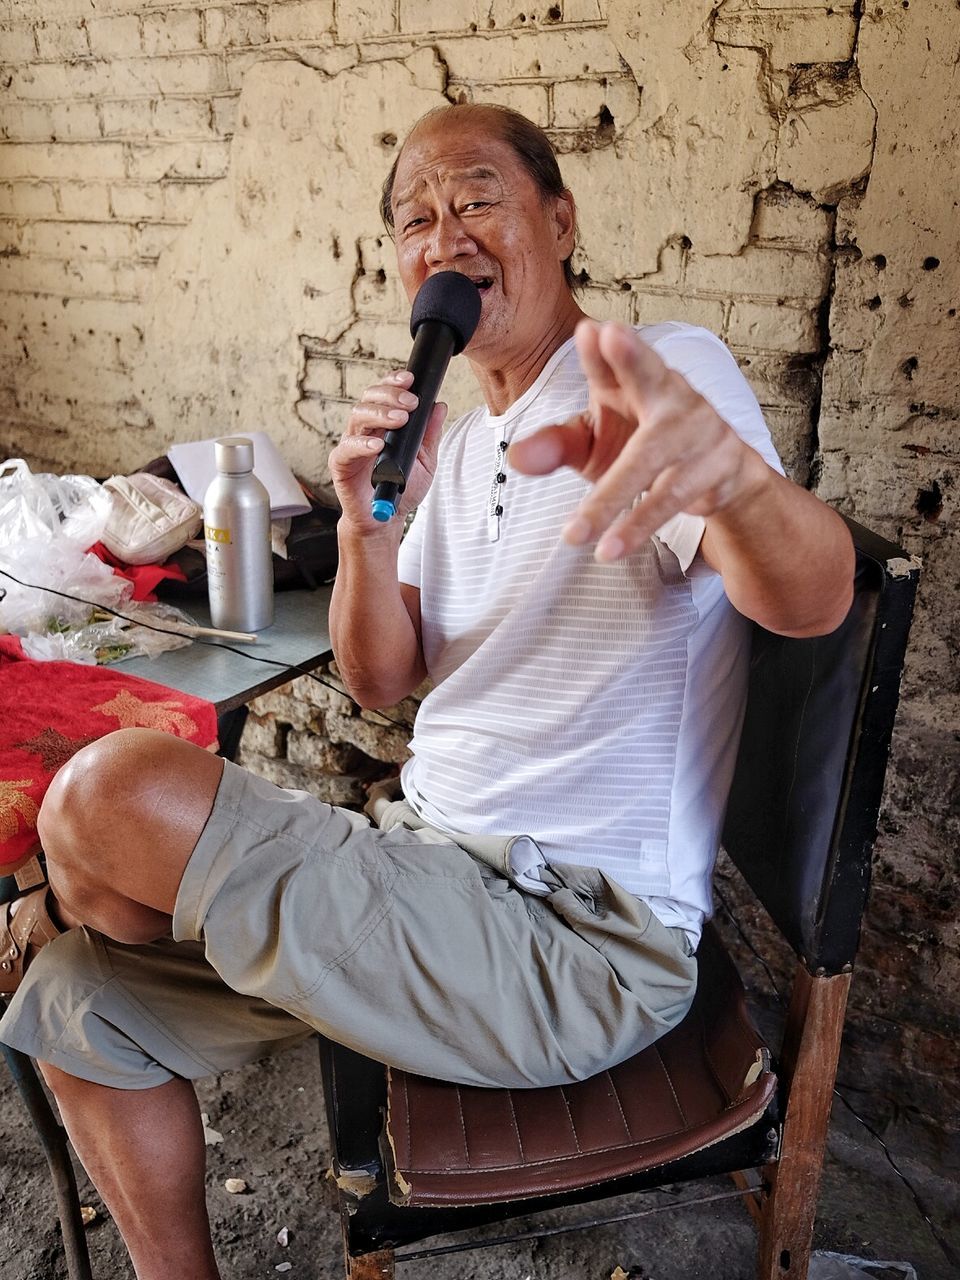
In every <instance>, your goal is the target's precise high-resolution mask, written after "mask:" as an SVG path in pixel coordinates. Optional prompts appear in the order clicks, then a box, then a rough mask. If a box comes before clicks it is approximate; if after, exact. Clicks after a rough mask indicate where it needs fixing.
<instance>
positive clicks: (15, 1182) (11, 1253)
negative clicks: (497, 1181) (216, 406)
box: [0, 1043, 960, 1280]
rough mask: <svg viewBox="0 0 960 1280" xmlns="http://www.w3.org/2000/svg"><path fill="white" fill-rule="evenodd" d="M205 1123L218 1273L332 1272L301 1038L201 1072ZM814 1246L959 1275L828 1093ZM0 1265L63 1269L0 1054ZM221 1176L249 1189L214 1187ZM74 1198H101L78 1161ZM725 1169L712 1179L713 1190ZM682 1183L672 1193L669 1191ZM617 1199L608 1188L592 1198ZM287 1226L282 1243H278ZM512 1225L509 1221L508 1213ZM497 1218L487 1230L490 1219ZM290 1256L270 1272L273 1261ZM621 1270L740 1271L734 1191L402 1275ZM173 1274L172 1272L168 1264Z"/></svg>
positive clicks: (124, 1271) (420, 1278) (41, 1277)
mask: <svg viewBox="0 0 960 1280" xmlns="http://www.w3.org/2000/svg"><path fill="white" fill-rule="evenodd" d="M200 1096H201V1102H202V1106H203V1109H204V1110H205V1111H206V1112H207V1113H208V1114H209V1123H210V1126H211V1127H212V1128H213V1129H215V1130H217V1131H218V1132H220V1133H221V1134H222V1135H223V1141H222V1143H219V1144H217V1145H214V1146H211V1147H210V1148H209V1176H208V1188H209V1191H208V1199H209V1202H210V1207H211V1216H212V1219H213V1224H214V1234H215V1239H216V1243H217V1249H218V1253H219V1256H220V1258H221V1266H222V1270H223V1276H224V1280H263V1278H265V1277H270V1276H273V1277H277V1276H279V1275H283V1274H286V1275H287V1276H289V1277H290V1278H291V1280H339V1278H340V1277H341V1276H342V1274H343V1273H342V1264H341V1258H340V1241H339V1227H338V1223H337V1220H336V1217H335V1215H334V1213H333V1212H332V1211H331V1210H330V1208H329V1207H328V1205H327V1203H326V1199H325V1195H324V1190H323V1181H324V1179H323V1172H324V1169H325V1166H326V1163H327V1136H326V1126H325V1123H324V1119H323V1106H322V1099H321V1096H320V1086H319V1070H318V1066H317V1054H316V1048H315V1046H314V1045H313V1044H312V1043H308V1044H306V1045H303V1046H301V1047H300V1048H298V1049H295V1050H292V1051H291V1052H289V1053H287V1054H285V1055H283V1056H282V1057H281V1058H278V1059H276V1060H273V1061H270V1062H267V1063H265V1064H258V1065H256V1066H253V1067H248V1068H245V1069H244V1070H241V1071H236V1072H232V1073H230V1074H228V1075H224V1076H222V1077H219V1078H218V1079H216V1080H211V1081H208V1082H205V1083H204V1084H203V1085H202V1086H201V1088H200ZM835 1113H836V1114H835V1119H834V1126H833V1130H832V1134H831V1139H830V1149H829V1156H828V1160H827V1165H826V1170H825V1178H824V1185H823V1191H822V1194H821V1198H820V1214H819V1218H818V1222H817V1231H816V1240H815V1244H816V1247H818V1248H821V1249H831V1250H836V1251H839V1252H845V1253H851V1254H856V1255H858V1256H862V1257H870V1258H878V1259H889V1260H895V1261H896V1260H899V1261H909V1262H911V1263H913V1265H914V1267H915V1268H916V1271H917V1276H918V1277H919V1280H956V1277H955V1275H954V1272H953V1269H952V1268H951V1267H950V1265H949V1264H948V1262H947V1260H946V1258H945V1257H944V1255H943V1253H942V1251H941V1250H940V1248H939V1246H938V1245H937V1243H936V1241H935V1240H934V1238H933V1236H932V1234H931V1232H930V1230H929V1228H928V1227H927V1225H926V1224H925V1223H924V1221H923V1219H922V1218H921V1217H920V1214H919V1212H918V1210H917V1208H916V1206H915V1204H914V1201H913V1199H912V1197H911V1195H910V1193H909V1192H908V1191H907V1189H906V1187H904V1185H903V1184H902V1182H901V1181H900V1180H899V1179H898V1178H897V1176H896V1175H895V1174H894V1172H893V1170H892V1169H891V1168H890V1166H889V1164H888V1163H887V1162H886V1160H885V1158H884V1156H883V1153H882V1152H881V1151H880V1149H879V1147H878V1146H877V1145H876V1143H875V1142H874V1141H873V1140H872V1139H871V1138H869V1137H868V1136H867V1135H866V1134H865V1133H864V1131H863V1130H862V1129H860V1127H859V1126H858V1125H857V1124H856V1122H855V1121H853V1120H852V1119H851V1118H850V1117H849V1116H848V1114H847V1113H846V1112H845V1111H844V1109H842V1108H835ZM895 1154H896V1155H897V1157H898V1160H899V1162H900V1163H901V1165H902V1167H903V1169H904V1172H905V1173H906V1174H907V1176H908V1177H909V1178H910V1179H911V1181H913V1182H914V1183H915V1185H916V1187H917V1190H918V1191H919V1192H920V1194H921V1197H922V1199H923V1200H924V1201H925V1203H926V1205H927V1206H928V1208H929V1209H930V1210H931V1212H932V1214H933V1216H934V1219H935V1221H936V1223H937V1225H938V1227H939V1229H940V1231H941V1232H942V1233H943V1234H944V1235H945V1236H947V1238H948V1240H950V1241H951V1242H952V1243H953V1246H954V1248H955V1249H956V1248H960V1188H958V1186H957V1185H956V1184H953V1183H949V1182H947V1181H946V1180H945V1179H942V1178H938V1177H937V1176H936V1175H935V1174H933V1173H931V1172H930V1171H929V1170H927V1169H925V1168H924V1167H923V1166H922V1165H919V1164H917V1163H915V1162H913V1161H911V1159H910V1153H909V1151H904V1150H900V1151H898V1152H896V1153H895ZM0 1162H2V1163H0V1280H63V1278H64V1277H65V1276H66V1269H65V1267H64V1264H63V1259H62V1251H61V1248H60V1242H59V1232H58V1226H57V1222H56V1217H55V1214H54V1211H53V1208H52V1198H51V1193H50V1189H49V1183H48V1180H47V1174H46V1167H45V1165H44V1162H43V1158H42V1155H41V1153H40V1151H39V1147H38V1145H37V1143H36V1139H35V1136H34V1134H33V1131H32V1128H31V1126H30V1122H29V1120H28V1119H27V1117H26V1114H25V1112H24V1111H23V1108H22V1105H21V1102H20V1099H19V1096H18V1094H17V1093H16V1090H15V1089H14V1087H13V1085H12V1083H11V1081H10V1079H9V1077H8V1076H7V1074H6V1071H5V1069H3V1068H2V1067H0ZM228 1177H240V1178H243V1179H244V1180H245V1181H246V1182H247V1183H248V1184H249V1188H250V1190H249V1192H248V1193H247V1194H246V1195H239V1196H237V1195H229V1194H228V1193H227V1192H226V1191H225V1190H224V1181H225V1179H227V1178H228ZM81 1188H82V1192H81V1198H82V1200H83V1202H84V1203H85V1204H92V1205H97V1206H99V1200H98V1198H97V1196H96V1193H95V1192H94V1191H93V1189H92V1188H91V1187H90V1185H89V1183H88V1182H87V1181H86V1179H85V1177H84V1176H83V1175H82V1174H81ZM728 1188H729V1184H728V1183H725V1182H722V1181H721V1182H718V1183H717V1184H715V1186H714V1187H713V1189H714V1190H716V1191H721V1192H722V1191H726V1190H727V1189H728ZM681 1194H684V1195H685V1194H687V1193H686V1192H678V1193H677V1198H680V1196H681ZM623 1208H625V1205H623V1204H622V1203H621V1202H620V1201H608V1202H607V1203H606V1204H605V1205H604V1206H603V1207H602V1210H598V1212H600V1211H602V1212H604V1213H606V1212H611V1213H612V1212H616V1211H618V1210H622V1209H623ZM591 1214H592V1211H591V1210H590V1209H589V1208H586V1209H585V1208H578V1209H574V1210H567V1211H565V1212H564V1213H563V1214H557V1213H554V1214H552V1215H550V1220H551V1222H552V1223H555V1222H558V1221H562V1220H567V1221H569V1220H576V1219H577V1218H582V1217H590V1216H591ZM284 1226H286V1227H287V1229H288V1232H289V1245H288V1247H287V1248H282V1247H281V1246H280V1245H279V1244H278V1243H277V1233H278V1231H279V1230H280V1228H282V1227H284ZM518 1229H519V1227H518ZM501 1233H502V1228H501V1229H498V1230H497V1231H496V1234H501ZM87 1238H88V1241H89V1245H90V1252H91V1257H92V1261H93V1270H94V1275H95V1277H96V1280H133V1269H132V1267H131V1266H130V1264H129V1261H128V1260H127V1258H126V1254H125V1252H124V1250H123V1246H122V1244H121V1242H120V1239H119V1236H118V1234H117V1231H116V1228H115V1227H114V1225H113V1223H112V1222H111V1221H110V1219H109V1218H108V1217H106V1216H105V1215H104V1213H103V1209H102V1206H100V1215H99V1217H98V1219H97V1221H96V1222H95V1223H94V1224H93V1225H92V1226H91V1227H90V1228H88V1234H87ZM285 1262H286V1263H290V1264H291V1266H290V1269H289V1270H288V1271H286V1272H285V1273H284V1272H278V1271H277V1270H276V1268H277V1266H278V1265H279V1264H282V1263H285ZM618 1266H619V1267H621V1268H622V1270H623V1272H625V1273H627V1275H628V1276H629V1277H630V1278H631V1280H697V1278H699V1277H703V1278H704V1280H750V1277H752V1276H753V1275H754V1234H753V1228H752V1225H751V1222H750V1219H749V1217H748V1215H747V1213H746V1212H745V1210H744V1209H743V1208H742V1207H741V1205H740V1204H739V1203H738V1202H737V1201H735V1200H733V1201H726V1202H721V1203H718V1204H714V1205H708V1206H705V1207H701V1208H697V1209H685V1210H681V1211H675V1212H672V1213H669V1214H667V1213H664V1214H658V1215H657V1216H655V1217H648V1218H645V1219H642V1220H639V1221H636V1222H632V1223H625V1224H618V1225H615V1226H609V1227H603V1228H595V1229H593V1230H591V1231H589V1232H579V1233H574V1234H566V1235H558V1236H553V1237H551V1238H549V1239H547V1240H544V1241H542V1242H539V1243H536V1242H530V1243H523V1244H514V1245H510V1246H506V1247H500V1248H496V1249H484V1250H474V1251H471V1252H469V1253H460V1254H452V1255H447V1256H444V1257H440V1258H431V1259H425V1260H421V1261H416V1262H410V1263H406V1264H404V1265H403V1266H401V1267H398V1276H399V1277H400V1280H467V1278H468V1277H469V1278H470V1280H474V1278H475V1280H493V1278H494V1277H504V1278H506V1280H608V1277H610V1276H611V1274H612V1273H613V1272H614V1271H615V1269H616V1268H617V1267H618ZM170 1280H178V1278H177V1277H171V1278H170Z"/></svg>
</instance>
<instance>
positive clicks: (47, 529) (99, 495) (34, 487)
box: [0, 458, 110, 551]
mask: <svg viewBox="0 0 960 1280" xmlns="http://www.w3.org/2000/svg"><path fill="white" fill-rule="evenodd" d="M109 515H110V497H109V495H108V494H106V493H104V490H103V486H102V485H100V484H98V483H97V481H96V480H94V479H93V478H92V477H91V476H54V475H45V474H44V475H34V474H33V472H32V471H31V470H30V468H29V467H28V466H27V464H26V463H25V462H24V460H23V459H22V458H9V459H8V460H7V461H6V462H4V463H3V464H2V465H0V547H6V546H12V545H14V544H15V543H19V542H23V541H29V540H32V539H34V538H40V539H44V538H48V539H52V538H57V539H59V538H68V539H69V540H70V541H71V542H74V543H76V544H77V546H79V547H80V549H81V550H83V551H85V550H86V549H87V548H88V547H92V546H93V544H94V543H95V542H99V541H100V537H101V535H102V534H103V530H104V528H105V527H106V523H107V518H108V517H109Z"/></svg>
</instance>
